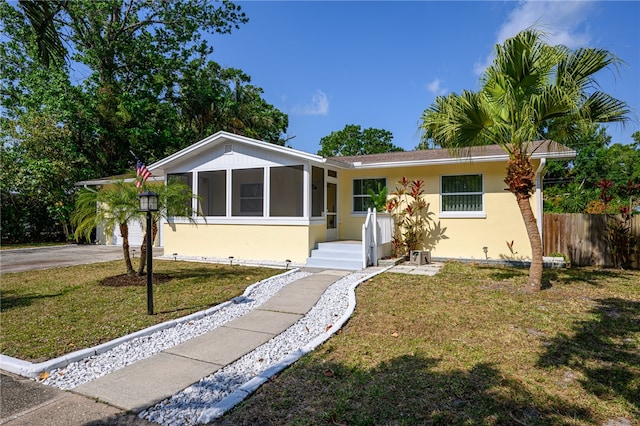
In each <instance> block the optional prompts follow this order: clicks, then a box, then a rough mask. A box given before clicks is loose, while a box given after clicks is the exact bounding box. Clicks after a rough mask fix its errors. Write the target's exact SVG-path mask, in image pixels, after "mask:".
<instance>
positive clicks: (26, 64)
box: [0, 0, 288, 240]
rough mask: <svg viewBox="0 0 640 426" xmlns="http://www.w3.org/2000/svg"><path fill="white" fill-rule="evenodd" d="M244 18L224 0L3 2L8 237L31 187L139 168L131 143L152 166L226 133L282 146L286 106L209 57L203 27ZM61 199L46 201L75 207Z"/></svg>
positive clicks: (2, 130) (219, 30) (227, 26)
mask: <svg viewBox="0 0 640 426" xmlns="http://www.w3.org/2000/svg"><path fill="white" fill-rule="evenodd" d="M247 21H248V18H247V17H246V16H245V14H244V13H243V12H242V11H241V9H240V7H239V6H237V5H235V4H234V3H232V2H231V1H227V0H224V1H221V2H208V1H206V2H202V1H199V0H183V1H178V2H173V1H164V0H162V1H145V0H100V1H97V0H96V1H93V0H79V1H66V0H52V1H48V2H39V1H38V2H34V1H27V0H23V1H20V2H18V3H13V4H10V3H9V2H7V1H6V0H5V1H0V33H1V34H2V38H1V39H0V41H1V43H0V63H2V67H0V138H1V140H2V149H3V152H2V155H3V159H4V158H15V161H12V162H6V161H3V163H2V165H0V167H1V168H2V170H1V173H2V175H3V176H10V177H11V178H12V179H11V180H9V181H7V182H6V183H5V184H4V185H3V192H2V197H3V198H2V200H3V215H2V229H3V240H5V234H4V230H5V227H6V226H8V223H6V222H5V218H10V217H12V216H15V217H18V216H20V214H19V213H16V212H17V211H24V210H25V208H24V200H26V199H27V198H28V197H29V195H28V194H30V192H31V189H29V187H28V185H32V186H33V187H34V188H35V187H37V188H39V189H38V190H39V191H41V192H46V193H47V194H49V195H52V194H60V193H63V194H65V197H66V194H71V195H72V194H73V192H74V188H73V182H75V181H78V180H83V179H87V178H94V177H98V176H110V175H115V174H120V173H123V172H125V171H127V170H131V169H132V167H133V163H134V159H133V157H132V156H131V155H130V151H133V152H135V153H136V154H137V156H138V157H140V158H141V159H142V160H143V161H144V162H145V163H147V164H148V163H152V162H153V161H156V160H158V159H160V158H163V157H165V156H167V155H169V154H172V153H174V152H175V151H177V150H179V149H182V148H184V147H186V146H188V145H190V144H192V143H194V142H196V141H197V140H199V139H201V138H202V137H204V136H206V135H208V134H211V133H215V132H216V131H219V130H227V131H230V132H235V133H239V134H242V135H246V136H250V137H254V138H258V139H264V140H266V141H268V142H272V143H278V144H284V143H285V140H284V137H283V134H284V133H285V132H286V128H287V126H288V117H287V116H286V114H284V113H282V112H281V111H279V110H278V109H276V108H275V107H274V106H272V105H270V104H268V103H267V102H266V101H265V100H264V99H263V98H262V95H263V91H262V89H261V88H259V87H256V86H254V85H251V78H250V77H249V76H248V75H246V74H244V73H243V72H242V71H241V70H237V69H233V68H223V67H221V66H220V65H218V64H216V63H215V62H213V61H211V60H210V56H211V54H212V52H213V47H212V46H211V45H210V43H209V42H208V41H207V40H206V39H205V38H204V36H205V34H210V35H215V34H228V33H230V32H231V31H232V30H234V29H237V28H239V27H240V25H241V24H243V23H245V22H247ZM49 143H53V146H52V147H47V149H41V148H43V147H45V146H46V145H47V144H49ZM17 164H20V167H19V169H20V171H21V174H15V173H13V172H12V170H13V169H12V167H15V165H17ZM63 164H66V165H65V166H63ZM36 171H37V173H36ZM25 173H30V175H29V176H26V175H25ZM45 175H49V176H50V181H49V182H45V179H39V178H38V179H35V178H33V179H32V178H31V177H32V176H36V177H37V176H45ZM26 182H28V183H26ZM55 185H59V186H58V188H60V189H59V190H58V191H54V192H51V191H48V188H50V187H51V186H55ZM5 187H6V188H5ZM8 188H11V189H8ZM11 191H13V192H11ZM18 194H23V195H24V196H18ZM18 198H19V199H20V201H19V202H18V201H17V199H18ZM49 198H50V197H49ZM62 198H64V197H62V195H60V196H58V199H57V200H56V201H55V202H53V201H51V200H49V199H48V198H47V199H43V200H41V202H42V206H43V209H44V210H47V209H50V208H51V205H52V204H51V203H53V205H56V203H58V202H62V203H63V204H64V205H65V208H66V206H67V205H68V204H69V202H68V201H67V200H62ZM5 201H6V203H5ZM21 203H22V204H21ZM7 206H9V207H11V206H15V209H16V211H15V212H14V213H15V215H12V214H11V212H9V211H8V210H7V208H8V207H7ZM27 210H32V209H27ZM45 216H46V215H45ZM49 220H53V218H52V217H49ZM55 220H58V219H55ZM60 220H62V221H63V222H62V223H61V225H62V226H63V227H64V226H66V223H67V222H68V213H67V214H65V215H63V216H61V217H60ZM23 228H24V226H23ZM7 229H8V228H7Z"/></svg>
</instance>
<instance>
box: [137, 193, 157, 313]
mask: <svg viewBox="0 0 640 426" xmlns="http://www.w3.org/2000/svg"><path fill="white" fill-rule="evenodd" d="M138 197H139V201H140V208H139V210H140V211H141V212H146V213H147V313H148V314H149V315H153V244H152V241H151V240H152V235H151V212H156V211H158V194H156V193H155V192H151V191H144V192H141V193H140V194H138Z"/></svg>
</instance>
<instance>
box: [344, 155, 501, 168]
mask: <svg viewBox="0 0 640 426" xmlns="http://www.w3.org/2000/svg"><path fill="white" fill-rule="evenodd" d="M508 158H509V157H508V156H507V155H492V156H486V157H460V158H439V159H437V160H416V161H390V162H382V163H368V164H361V163H354V168H355V169H388V168H391V167H416V166H436V165H447V164H460V163H489V162H496V161H506V160H507V159H508Z"/></svg>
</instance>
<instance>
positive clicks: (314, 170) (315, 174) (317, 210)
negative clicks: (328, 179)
mask: <svg viewBox="0 0 640 426" xmlns="http://www.w3.org/2000/svg"><path fill="white" fill-rule="evenodd" d="M323 211H324V169H321V168H320V167H316V166H311V216H314V217H320V216H322V212H323Z"/></svg>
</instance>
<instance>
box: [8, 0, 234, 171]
mask: <svg viewBox="0 0 640 426" xmlns="http://www.w3.org/2000/svg"><path fill="white" fill-rule="evenodd" d="M27 5H30V3H27V2H22V3H20V6H21V7H22V9H23V10H24V11H25V13H26V15H27V17H28V21H29V22H30V24H31V27H32V28H34V29H35V30H36V31H35V34H36V44H37V42H38V41H39V40H40V33H39V32H38V31H37V30H38V28H36V27H37V26H38V23H44V24H43V25H45V26H46V28H47V30H46V34H50V33H51V31H53V30H52V29H51V28H52V27H51V25H53V28H54V29H55V30H56V32H57V36H58V37H59V38H61V39H62V40H63V41H64V43H65V44H66V45H68V46H69V51H70V52H72V54H71V57H70V59H71V60H72V61H73V62H76V63H79V64H81V65H82V66H83V67H86V69H88V70H89V75H88V76H87V78H86V79H85V80H84V81H83V83H82V85H83V86H84V92H85V93H87V94H90V96H85V97H84V99H83V104H82V107H83V110H84V111H86V112H88V114H89V115H90V116H91V118H92V120H93V123H92V127H93V135H94V137H91V138H86V139H83V140H80V141H78V144H79V145H80V147H81V148H82V152H83V154H84V155H85V156H86V157H87V158H88V159H89V161H91V162H92V163H94V164H95V165H96V168H97V169H98V170H99V171H100V174H111V173H117V172H121V171H123V170H125V169H126V168H127V167H128V162H129V161H128V158H127V157H126V154H127V153H128V152H129V150H130V149H134V150H135V151H136V152H138V153H140V155H144V156H145V158H146V159H147V161H150V160H153V159H156V158H161V157H163V156H165V155H167V154H168V153H170V152H174V151H175V150H177V149H179V148H181V147H182V146H181V145H182V144H181V143H180V142H181V141H178V142H177V143H176V140H175V138H174V137H173V136H174V135H173V134H172V132H171V131H167V130H168V129H170V128H171V127H176V123H177V122H178V121H179V119H178V117H177V114H176V112H175V109H174V108H171V99H172V96H173V95H174V91H175V87H176V85H177V83H178V81H179V78H180V74H181V70H182V69H183V68H184V64H186V63H188V62H189V61H191V60H193V59H196V58H204V57H206V56H207V55H209V54H211V53H212V51H213V49H212V47H211V46H210V45H209V44H208V43H207V41H206V40H204V39H203V34H206V33H220V34H225V33H229V32H231V31H232V29H234V28H238V27H239V25H240V24H242V23H244V22H246V21H247V18H246V16H245V15H244V13H242V12H241V11H240V8H239V7H238V6H236V5H235V4H234V3H232V2H230V1H226V0H225V1H223V2H221V3H217V4H216V3H209V2H201V1H197V0H185V1H180V2H171V1H164V0H163V1H153V2H148V1H143V0H101V1H73V2H68V1H56V2H53V3H51V7H49V8H44V7H26V9H25V6H27ZM54 12H55V13H54ZM42 15H46V16H42ZM51 21H53V24H51ZM34 22H35V23H36V24H35V25H34ZM32 38H33V37H32ZM38 47H39V48H40V49H39V51H42V46H40V45H38ZM41 56H42V55H41Z"/></svg>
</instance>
